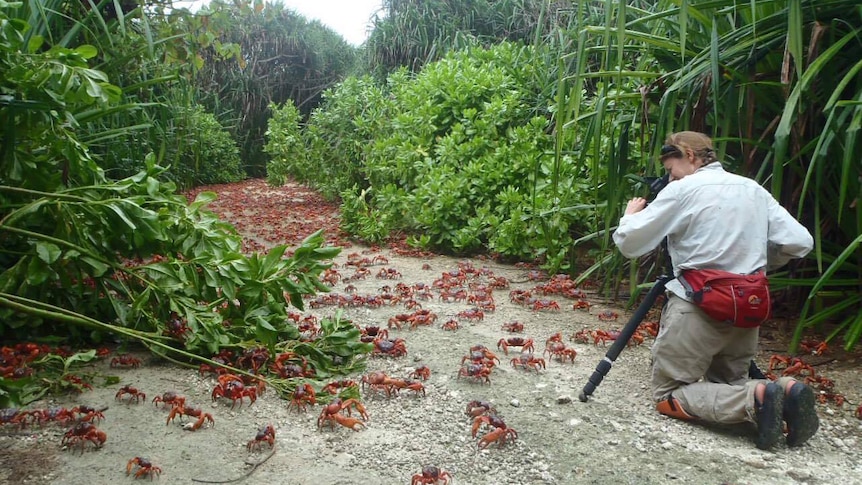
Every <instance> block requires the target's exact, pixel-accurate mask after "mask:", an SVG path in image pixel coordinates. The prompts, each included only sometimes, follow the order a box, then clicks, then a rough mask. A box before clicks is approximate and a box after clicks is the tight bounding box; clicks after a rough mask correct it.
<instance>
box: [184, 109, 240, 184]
mask: <svg viewBox="0 0 862 485" xmlns="http://www.w3.org/2000/svg"><path fill="white" fill-rule="evenodd" d="M182 112H183V114H182V115H181V120H182V122H181V125H180V126H178V127H177V130H176V133H177V137H178V139H179V140H178V143H177V144H175V145H174V144H172V145H170V146H171V147H177V148H176V150H177V151H176V153H175V156H176V159H177V160H178V163H177V167H178V169H180V170H181V171H185V172H187V173H190V174H191V178H192V180H193V182H194V185H209V184H223V183H230V182H238V181H240V180H243V179H244V178H245V177H246V175H245V172H244V171H243V169H242V162H241V160H240V158H239V148H238V147H237V146H236V142H235V141H234V140H233V138H232V137H231V135H230V133H229V132H228V131H227V130H226V129H225V128H224V127H223V126H222V125H221V123H219V121H218V120H217V119H216V118H215V116H213V114H212V113H207V112H206V111H204V109H203V107H201V106H195V107H193V108H191V109H182ZM172 149H173V148H172Z"/></svg>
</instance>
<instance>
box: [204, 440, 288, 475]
mask: <svg viewBox="0 0 862 485" xmlns="http://www.w3.org/2000/svg"><path fill="white" fill-rule="evenodd" d="M273 455H275V447H274V446H273V448H272V451H271V452H270V453H269V455H267V457H266V458H264V459H263V460H260V461H259V462H257V463H254V466H252V467H251V470H249V471H247V472H245V473H244V474H242V475H241V476H239V477H237V478H232V479H230V480H203V479H200V478H192V481H193V482H197V483H234V482H238V481H240V480H245V479H246V478H248V477H249V476H251V474H252V473H254V471H255V470H257V468H258V467H259V466H261V465H263V464H264V463H266V461H267V460H269V459H270V458H272V457H273ZM246 464H249V463H248V462H246Z"/></svg>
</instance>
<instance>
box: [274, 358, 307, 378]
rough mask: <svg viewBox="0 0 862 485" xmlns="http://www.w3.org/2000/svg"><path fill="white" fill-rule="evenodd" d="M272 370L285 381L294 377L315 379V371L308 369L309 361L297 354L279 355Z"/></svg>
mask: <svg viewBox="0 0 862 485" xmlns="http://www.w3.org/2000/svg"><path fill="white" fill-rule="evenodd" d="M290 361H293V362H290ZM298 362H299V363H298ZM270 369H272V371H273V372H275V373H276V374H278V376H279V377H281V378H283V379H291V378H294V377H313V376H314V375H315V371H314V369H313V368H311V369H309V367H308V360H306V358H305V357H303V356H301V355H299V354H296V353H295V352H283V353H281V354H278V356H277V357H276V358H275V362H273V364H272V365H271V366H270Z"/></svg>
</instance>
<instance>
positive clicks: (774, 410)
mask: <svg viewBox="0 0 862 485" xmlns="http://www.w3.org/2000/svg"><path fill="white" fill-rule="evenodd" d="M754 407H755V409H754V413H755V416H756V418H757V438H756V439H755V440H754V444H755V445H756V446H757V447H758V448H760V449H761V450H768V449H770V448H772V447H773V446H775V444H776V443H778V440H780V439H781V437H782V436H783V435H784V433H783V430H784V427H783V412H784V389H782V388H781V386H779V385H778V384H776V383H774V382H770V383H768V384H766V391H765V392H764V393H763V402H762V403H759V402H757V399H755V400H754Z"/></svg>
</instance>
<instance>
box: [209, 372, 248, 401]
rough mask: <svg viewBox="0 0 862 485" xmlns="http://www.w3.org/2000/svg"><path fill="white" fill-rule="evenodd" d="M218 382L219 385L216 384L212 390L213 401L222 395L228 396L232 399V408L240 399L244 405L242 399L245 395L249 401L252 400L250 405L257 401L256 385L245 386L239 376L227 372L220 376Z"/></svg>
mask: <svg viewBox="0 0 862 485" xmlns="http://www.w3.org/2000/svg"><path fill="white" fill-rule="evenodd" d="M218 382H219V383H218V385H216V387H215V388H214V389H213V392H212V400H213V401H215V400H217V399H218V398H220V397H226V398H228V399H230V400H231V401H232V403H231V406H230V407H231V409H233V407H234V406H235V405H236V403H237V401H239V405H240V407H242V399H243V398H244V397H248V399H249V401H251V402H249V406H250V405H252V404H254V402H255V401H257V389H256V388H254V387H245V384H243V382H242V379H241V378H240V377H239V376H235V375H233V374H225V375H222V376H219V377H218Z"/></svg>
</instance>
